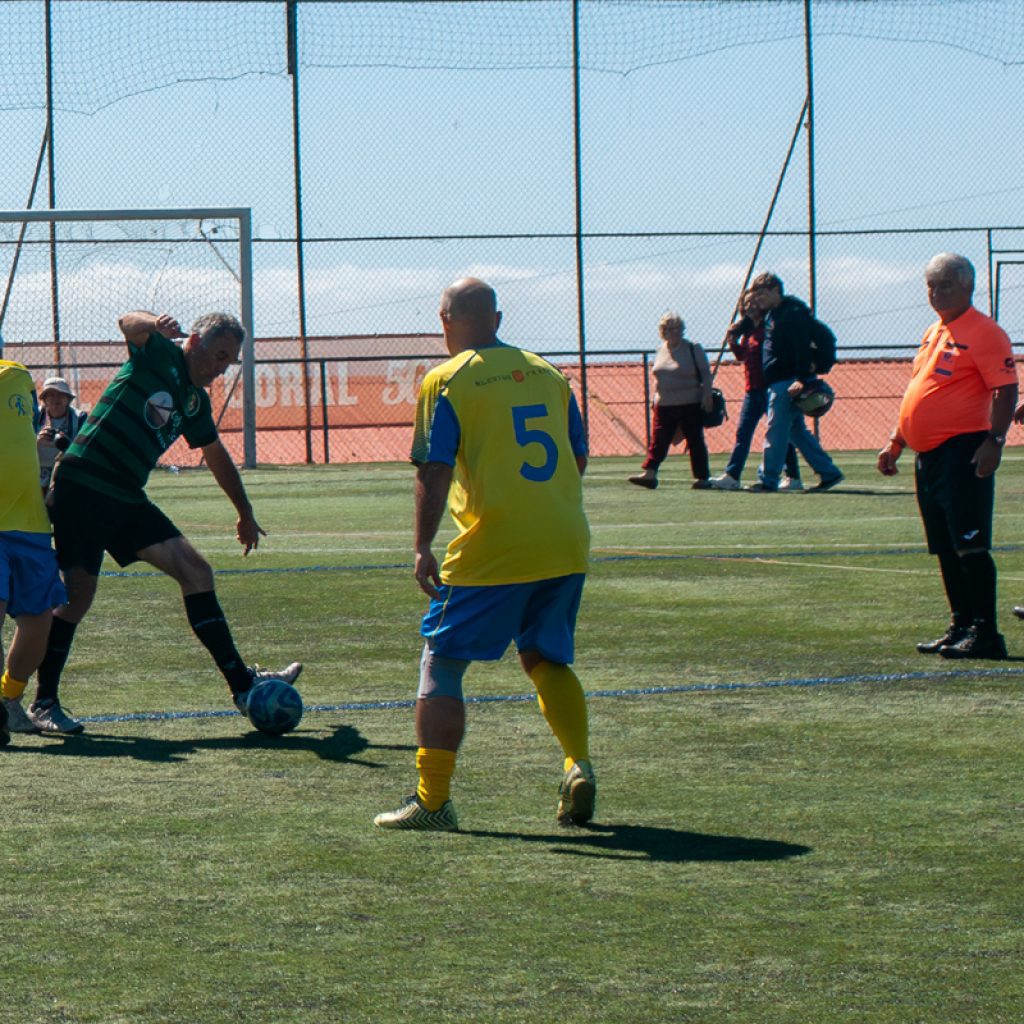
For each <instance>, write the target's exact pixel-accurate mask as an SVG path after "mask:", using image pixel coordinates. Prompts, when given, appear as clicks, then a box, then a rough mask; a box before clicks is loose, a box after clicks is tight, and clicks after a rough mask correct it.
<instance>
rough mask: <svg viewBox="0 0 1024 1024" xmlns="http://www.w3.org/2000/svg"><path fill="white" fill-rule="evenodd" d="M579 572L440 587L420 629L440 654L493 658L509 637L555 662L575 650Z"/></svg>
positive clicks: (559, 662) (580, 591) (569, 658)
mask: <svg viewBox="0 0 1024 1024" xmlns="http://www.w3.org/2000/svg"><path fill="white" fill-rule="evenodd" d="M585 579H586V576H585V575H584V574H583V573H574V574H573V575H571V576H558V577H556V578H554V579H550V580H536V581H534V582H532V583H505V584H500V585H498V586H494V587H460V586H447V585H445V586H442V587H440V588H439V589H440V591H441V596H440V598H438V599H435V600H432V601H431V602H430V608H429V609H428V610H427V614H426V615H425V616H424V617H423V625H422V627H421V628H420V632H421V633H422V634H423V636H424V637H426V640H427V643H428V644H429V645H430V649H431V650H432V651H435V652H436V653H437V654H440V655H442V656H443V657H445V658H459V659H461V660H463V661H497V660H498V659H499V658H500V657H501V656H502V655H503V654H504V653H505V651H506V650H507V649H508V645H509V644H510V643H511V642H512V641H513V640H514V641H515V644H516V649H517V650H520V651H537V652H538V653H539V654H540V655H541V657H543V658H544V659H545V660H546V661H550V662H553V663H555V664H556V665H568V664H571V662H572V660H573V657H574V655H575V645H574V640H573V638H574V634H575V632H576V614H577V612H578V611H579V608H580V598H581V597H582V596H583V581H584V580H585Z"/></svg>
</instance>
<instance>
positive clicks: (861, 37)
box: [0, 0, 1024, 351]
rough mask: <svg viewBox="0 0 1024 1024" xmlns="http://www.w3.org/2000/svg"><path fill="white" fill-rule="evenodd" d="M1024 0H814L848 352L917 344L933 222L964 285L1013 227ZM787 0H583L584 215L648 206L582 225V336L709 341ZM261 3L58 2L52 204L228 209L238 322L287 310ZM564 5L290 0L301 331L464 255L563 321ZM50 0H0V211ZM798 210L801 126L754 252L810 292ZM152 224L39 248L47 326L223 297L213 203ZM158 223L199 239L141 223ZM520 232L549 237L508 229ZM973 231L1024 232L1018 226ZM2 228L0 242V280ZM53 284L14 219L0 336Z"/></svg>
mask: <svg viewBox="0 0 1024 1024" xmlns="http://www.w3.org/2000/svg"><path fill="white" fill-rule="evenodd" d="M1022 6H1024V5H1020V4H1013V3H1011V2H1009V0H1007V2H997V0H990V2H986V0H976V2H974V3H972V4H970V5H967V4H964V3H961V2H959V0H946V2H945V3H936V2H933V0H906V2H888V0H879V2H875V3H872V4H864V3H860V4H840V3H834V4H823V3H817V4H815V5H814V8H813V11H814V18H815V25H816V26H817V35H816V38H815V47H814V72H815V73H814V86H815V112H816V119H815V171H816V175H815V189H816V197H817V226H818V229H819V231H820V232H821V235H820V237H819V238H818V240H817V259H818V264H817V286H818V287H817V297H818V310H819V313H820V314H821V315H822V316H823V317H824V318H825V319H827V320H828V321H829V322H830V323H831V324H832V325H833V327H834V328H835V330H836V333H837V335H838V336H839V341H840V346H841V348H843V347H852V346H861V345H877V346H897V345H901V346H902V345H906V346H909V345H913V344H914V343H915V342H916V341H917V339H918V338H919V337H920V335H921V333H922V331H923V330H924V328H925V327H926V326H927V324H928V323H929V321H930V318H931V312H930V310H929V309H928V307H927V303H926V301H925V295H924V288H923V283H922V270H923V266H924V263H925V262H926V261H927V259H928V258H929V257H930V256H931V255H932V254H933V253H935V252H937V251H941V250H944V249H957V250H961V251H963V252H965V254H966V255H968V256H969V257H971V258H972V259H973V260H974V261H975V262H976V265H977V266H978V271H979V293H978V295H977V297H976V298H977V304H978V305H979V306H980V307H981V308H983V309H986V310H987V308H988V281H987V266H986V263H987V249H986V233H985V230H984V229H985V228H987V227H999V228H1013V227H1014V226H1015V225H1018V224H1021V223H1022V222H1024V216H1022V215H1021V213H1020V211H1021V199H1022V197H1024V183H1022V180H1021V176H1020V170H1019V168H1020V166H1021V159H1020V158H1021V142H1022V133H1024V129H1022V127H1021V125H1020V123H1019V111H1020V109H1021V107H1022V104H1021V100H1022V85H1024V66H1022V65H1020V64H1017V63H1013V62H1014V61H1019V60H1024V20H1022V15H1021V13H1020V8H1021V7H1022ZM802 7H803V5H802V4H799V3H776V4H771V3H760V2H757V0H751V2H748V3H746V4H739V3H732V4H727V3H718V4H715V3H689V4H677V3H672V2H670V0H665V2H663V3H661V4H660V5H653V4H651V3H639V2H638V3H629V2H625V0H623V2H612V3H604V4H598V3H589V4H588V3H584V4H583V6H582V11H583V19H582V24H581V28H582V32H583V36H582V38H583V45H582V47H581V53H582V55H583V62H584V70H583V72H582V75H581V83H580V85H581V93H580V96H581V152H580V159H581V166H582V171H583V179H582V193H581V203H582V224H583V229H584V231H585V232H587V233H590V234H592V235H611V234H617V233H634V234H642V233H645V232H648V233H650V235H648V236H647V237H635V238H621V237H591V238H589V239H588V240H587V241H586V243H585V246H584V256H585V264H586V277H585V282H586V286H585V291H584V313H585V320H584V325H585V334H586V339H587V344H588V346H589V347H591V348H592V349H595V350H606V351H608V350H616V349H636V348H651V347H653V346H654V345H655V344H656V341H657V336H656V324H657V321H658V318H659V317H660V315H661V314H662V313H663V312H664V311H666V310H667V309H675V310H677V311H678V312H680V314H681V315H682V316H683V317H684V319H685V320H686V322H687V325H688V334H689V335H690V336H691V337H693V338H694V339H695V340H698V341H702V342H703V343H704V344H705V345H706V346H707V347H712V348H713V347H717V345H718V343H719V341H720V339H721V335H722V329H723V328H724V326H725V324H726V323H727V322H728V320H729V317H730V314H731V311H732V306H733V303H734V301H735V298H736V295H737V293H738V289H739V287H740V285H741V283H742V280H743V277H744V274H745V272H746V269H747V264H748V262H749V261H750V259H751V256H752V254H753V250H754V244H755V240H756V233H757V231H758V230H759V228H760V227H761V224H762V222H763V220H764V218H765V216H766V213H767V209H768V204H769V200H770V199H771V195H772V191H773V189H774V188H775V185H776V181H777V178H778V175H779V172H780V169H781V166H782V162H783V159H784V157H785V155H786V150H787V147H788V145H789V141H790V138H791V135H792V133H793V130H794V126H795V124H796V122H797V117H798V114H799V112H800V110H801V106H802V104H803V100H804V95H805V88H806V77H805V65H804V52H803V39H802V36H801V32H802ZM282 8H283V5H282V4H243V5H230V4H207V3H190V4H174V3H161V4H140V3H131V4H121V5H111V4H105V3H95V2H92V0H78V2H76V3H74V4H71V3H67V2H64V3H61V2H59V0H58V2H56V3H55V4H54V14H55V33H54V35H55V40H56V43H57V53H58V60H57V63H56V66H55V83H56V88H55V96H56V99H57V113H56V118H55V146H54V150H55V159H56V173H57V191H56V198H57V205H58V206H60V207H64V208H88V207H105V208H110V207H157V206H174V207H190V206H196V205H201V206H204V207H205V206H221V205H224V206H238V205H243V206H251V207H252V209H253V216H254V224H255V229H256V233H257V237H258V241H257V244H256V248H255V259H256V276H255V289H256V307H255V325H256V332H257V335H258V336H259V335H268V336H269V335H281V334H288V333H293V332H294V331H296V329H297V302H296V299H295V292H296V270H295V247H294V244H292V243H291V242H290V241H288V239H289V238H290V237H291V236H292V235H293V233H294V224H295V219H294V193H293V179H292V135H291V120H290V112H291V79H290V78H289V77H288V76H287V75H286V74H285V73H284V67H283V57H282V55H283V23H282V18H281V11H282ZM567 8H568V5H567V4H565V3H563V2H559V3H554V2H536V3H525V4H523V3H521V4H517V5H516V4H510V3H492V4H486V3H469V4H461V5H457V4H396V3H390V4H389V3H382V4H369V3H364V4H348V5H336V4H326V3H323V4H312V3H305V4H302V5H300V11H299V37H300V43H301V46H300V52H301V59H300V71H299V75H300V77H299V88H300V99H301V111H302V119H301V131H302V172H303V173H302V189H303V199H304V204H303V227H304V231H305V234H306V236H307V238H310V239H313V241H310V242H309V243H308V244H307V248H306V285H307V287H306V298H307V309H308V324H307V329H308V331H309V332H310V333H312V334H354V333H371V334H372V333H381V334H386V333H389V332H399V333H410V332H419V331H433V330H436V325H437V320H436V308H437V296H438V293H439V291H440V289H441V287H443V286H444V285H445V284H446V283H448V282H449V281H450V280H452V279H454V278H455V277H457V276H461V275H462V274H465V273H473V274H477V275H479V276H484V277H486V278H487V279H489V280H491V281H492V283H494V284H495V285H496V286H497V288H498V291H499V298H500V300H501V303H502V306H503V307H504V310H505V329H506V334H507V335H508V340H510V341H514V342H516V343H518V344H523V345H526V346H528V347H534V348H537V349H539V350H541V351H563V350H574V349H575V348H576V347H577V345H578V343H579V325H578V308H577V300H576V291H575V288H576V267H575V243H574V240H573V238H572V237H571V234H572V232H573V230H574V227H575V192H574V175H573V171H574V149H573V131H572V128H573V88H572V86H573V83H572V76H571V73H570V65H571V62H570V56H571V49H570V44H571V35H570V33H569V32H568V23H567V21H566V17H565V15H566V11H567ZM41 10H42V4H41V3H37V2H35V0H22V2H19V3H11V2H2V0H0V60H4V62H5V67H7V68H8V69H9V71H8V74H7V75H5V79H4V82H3V83H2V84H0V131H2V132H3V135H4V138H5V140H8V142H9V146H8V153H7V157H6V173H5V175H4V176H3V180H2V181H0V207H4V208H8V209H13V208H18V207H23V206H24V205H25V202H26V198H27V194H28V189H29V186H30V184H31V179H32V172H33V168H34V165H35V160H36V156H37V153H38V148H39V142H40V137H41V132H42V128H43V106H42V105H41V99H42V96H41V94H40V85H41V77H40V66H41V64H40V60H41V43H42V36H41V14H40V12H41ZM44 196H45V189H43V190H42V191H41V193H40V197H39V198H40V199H42V200H43V201H44V202H45V199H44ZM38 205H40V202H39V201H37V206H38ZM806 225H807V148H806V134H805V132H803V131H802V132H801V133H800V137H799V139H798V144H797V147H796V150H795V152H794V155H793V159H792V162H791V165H790V168H789V172H788V174H787V177H786V179H785V181H784V183H783V187H782V190H781V195H780V198H779V203H778V208H777V210H776V213H775V216H774V219H773V221H772V228H773V229H774V230H776V231H788V232H793V233H794V235H792V236H773V237H770V238H769V239H768V240H767V241H766V243H765V245H764V249H763V252H762V256H761V259H760V261H759V263H758V269H769V268H770V269H774V270H776V271H777V272H779V273H780V274H781V276H782V277H783V280H784V281H785V283H786V285H787V288H788V289H789V290H791V291H793V292H794V293H796V294H798V295H803V296H805V297H806V296H807V294H808V269H807V268H808V243H807V239H806V237H801V236H800V234H799V233H800V232H803V231H805V229H806ZM895 228H902V229H907V230H913V231H918V232H921V233H919V234H902V235H897V234H894V233H891V229H895ZM955 228H977V229H981V230H973V231H954V230H952V229H955ZM13 230H14V229H13V228H10V227H7V226H0V238H4V239H10V238H11V232H12V231H13ZM83 230H84V229H83ZM136 230H137V229H136V228H135V227H132V228H131V229H128V228H127V227H126V228H125V229H124V231H125V232H126V233H130V231H136ZM143 230H144V231H145V232H148V236H149V237H153V238H154V239H156V240H157V241H159V242H160V244H156V243H154V244H153V245H151V246H149V247H148V248H147V249H146V250H145V255H140V253H142V252H143V247H141V246H138V245H129V246H120V247H113V246H110V247H107V248H106V249H105V250H104V251H103V252H101V253H100V254H99V255H98V256H97V255H96V254H95V253H93V255H92V256H90V255H89V254H88V250H87V247H84V246H79V247H77V248H75V247H64V246H62V251H61V255H60V265H61V277H60V291H61V325H62V331H63V332H65V336H67V337H76V336H78V337H82V338H92V337H98V338H103V337H112V336H113V334H114V323H115V321H116V317H117V315H118V314H119V313H120V312H122V311H123V308H122V307H123V306H124V305H130V306H138V305H144V304H151V303H155V304H160V303H164V304H165V305H167V306H176V305H177V306H182V307H185V308H183V309H180V310H178V309H174V310H173V311H175V312H180V314H181V315H182V316H183V317H184V318H185V319H187V318H188V317H189V316H191V315H193V314H198V313H199V312H202V311H203V308H204V307H207V306H209V305H210V304H221V305H229V306H230V305H231V304H232V303H233V302H234V301H235V295H236V293H237V288H236V285H235V283H234V281H233V279H232V275H231V273H230V272H229V270H228V269H226V268H225V266H224V263H225V261H226V262H227V263H228V264H229V265H234V263H235V255H234V251H233V246H232V245H231V244H230V242H229V241H228V240H227V239H228V235H229V234H230V225H222V226H221V228H220V230H221V232H223V233H222V234H220V235H217V234H214V233H213V226H211V225H209V224H208V225H205V228H204V230H205V232H206V237H205V238H204V237H202V236H199V235H198V234H197V226H196V225H195V224H184V225H181V226H179V227H178V228H174V229H172V228H170V227H168V226H166V225H164V226H160V227H152V226H147V227H145V228H144V229H143ZM173 230H180V231H181V232H182V233H183V234H184V236H185V237H189V238H191V239H193V241H192V242H190V243H188V244H176V245H175V244H170V243H166V244H165V243H164V242H163V241H161V240H162V239H164V238H165V236H166V234H167V233H168V232H171V231H173ZM886 230H889V231H890V233H876V234H852V232H867V231H875V232H884V231H886ZM672 232H691V233H697V232H700V233H705V234H702V235H700V236H696V235H694V236H690V237H665V234H664V233H672ZM715 232H717V233H726V232H731V233H732V234H730V235H725V236H723V235H718V236H715V235H712V234H711V233H715ZM833 232H847V234H843V235H836V234H833ZM100 234H101V237H107V235H108V234H109V232H107V233H106V234H103V233H100ZM457 235H465V236H474V237H467V238H451V237H449V236H457ZM495 235H507V236H512V237H505V238H496V237H491V236H495ZM536 235H562V236H570V237H558V238H550V237H546V238H538V237H523V236H536ZM993 238H994V244H995V246H996V247H997V248H1003V249H1006V250H1016V248H1017V247H1019V248H1020V250H1024V228H1018V229H1016V230H1001V231H997V232H995V234H994V236H993ZM12 253H13V246H12V245H10V244H8V245H0V273H2V274H3V278H4V280H5V281H6V278H7V273H8V271H9V268H10V263H11V259H12ZM1005 258H1006V259H1007V260H1013V259H1016V258H1020V257H1017V256H1016V255H1015V254H1014V252H1012V251H1008V252H1007V253H1006V256H1005ZM90 260H93V262H90ZM48 296H49V263H48V255H47V251H46V249H45V247H44V246H39V245H36V246H35V248H34V249H33V250H32V252H31V254H29V253H28V252H26V254H25V256H24V258H23V261H22V265H21V267H20V268H19V272H18V274H17V275H16V277H15V279H14V283H13V286H12V292H11V304H10V309H9V312H8V318H7V320H6V322H5V323H4V324H3V328H2V330H3V334H4V336H5V337H6V338H7V339H8V340H9V341H12V340H32V339H42V338H45V337H47V336H49V335H50V334H51V333H52V327H51V321H50V315H49V312H48V310H47V308H46V307H47V302H48ZM1022 297H1024V266H1014V265H1008V266H1007V267H1006V268H1005V282H1004V290H1003V292H1002V294H1001V296H1000V318H1001V320H1002V322H1003V324H1004V326H1005V327H1006V328H1007V330H1009V331H1010V333H1011V337H1014V339H1015V340H1020V341H1024V299H1022Z"/></svg>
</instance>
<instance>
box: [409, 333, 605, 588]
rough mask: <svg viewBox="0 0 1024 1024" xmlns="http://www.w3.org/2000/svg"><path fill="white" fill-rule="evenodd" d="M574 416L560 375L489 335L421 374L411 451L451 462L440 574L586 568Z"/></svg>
mask: <svg viewBox="0 0 1024 1024" xmlns="http://www.w3.org/2000/svg"><path fill="white" fill-rule="evenodd" d="M586 451H587V448H586V440H585V437H584V432H583V423H582V420H581V417H580V413H579V408H578V407H577V405H576V399H575V397H574V396H573V394H572V389H571V388H570V386H569V382H568V380H566V378H565V376H564V375H563V374H562V373H561V372H560V371H559V370H557V369H556V368H555V367H554V366H552V365H551V364H550V363H549V362H547V360H545V359H542V358H541V357H540V356H538V355H535V354H534V353H532V352H527V351H525V350H523V349H518V348H513V347H512V346H510V345H505V344H502V343H500V342H499V343H497V344H494V345H489V346H486V347H483V348H478V349H473V350H471V351H468V352H462V353H460V354H459V355H457V356H455V357H454V358H452V359H449V360H448V361H447V362H446V363H443V364H442V365H441V366H438V367H436V368H435V369H433V370H432V371H431V372H430V373H428V374H427V376H426V377H425V378H424V381H423V385H422V387H421V388H420V394H419V400H418V403H417V408H416V429H415V435H414V438H413V449H412V461H413V462H415V463H417V464H421V463H425V462H442V463H445V464H447V465H450V466H453V467H454V475H453V479H452V487H451V491H450V493H449V495H448V508H449V511H450V512H451V515H452V518H453V519H454V520H455V524H456V526H457V527H458V531H459V532H458V535H457V536H456V537H455V538H454V540H452V542H451V543H450V544H449V545H448V551H447V554H446V556H445V559H444V562H443V564H442V566H441V579H442V581H443V582H444V583H448V584H456V585H463V586H488V585H498V584H504V583H528V582H531V581H534V580H542V579H553V578H555V577H558V576H568V575H570V574H572V573H580V572H586V570H587V558H588V554H589V548H590V530H589V527H588V525H587V518H586V514H585V513H584V511H583V487H582V481H581V479H580V472H579V468H578V466H577V462H576V457H577V456H585V455H586Z"/></svg>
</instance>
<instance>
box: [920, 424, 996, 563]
mask: <svg viewBox="0 0 1024 1024" xmlns="http://www.w3.org/2000/svg"><path fill="white" fill-rule="evenodd" d="M985 436H986V432H985V431H980V432H976V433H972V434H957V435H956V436H955V437H951V438H950V439H949V440H948V441H943V443H942V444H940V445H939V447H938V448H933V449H932V450H931V451H930V452H921V453H920V454H919V455H918V456H917V459H916V461H915V471H916V479H917V507H918V508H919V509H920V510H921V519H922V521H923V522H924V535H925V538H926V540H927V541H928V550H929V552H931V554H933V555H937V554H939V553H940V552H942V551H948V550H949V549H950V546H951V545H952V547H953V548H954V549H955V550H957V551H960V552H968V551H988V550H989V548H991V547H992V509H993V506H994V503H995V491H996V478H995V474H994V473H993V474H992V475H991V476H987V477H984V478H981V477H978V476H977V474H976V473H975V472H974V470H975V467H974V463H972V462H971V459H972V458H973V457H974V453H975V452H976V451H977V450H978V446H979V445H980V444H981V442H982V441H984V440H985Z"/></svg>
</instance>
